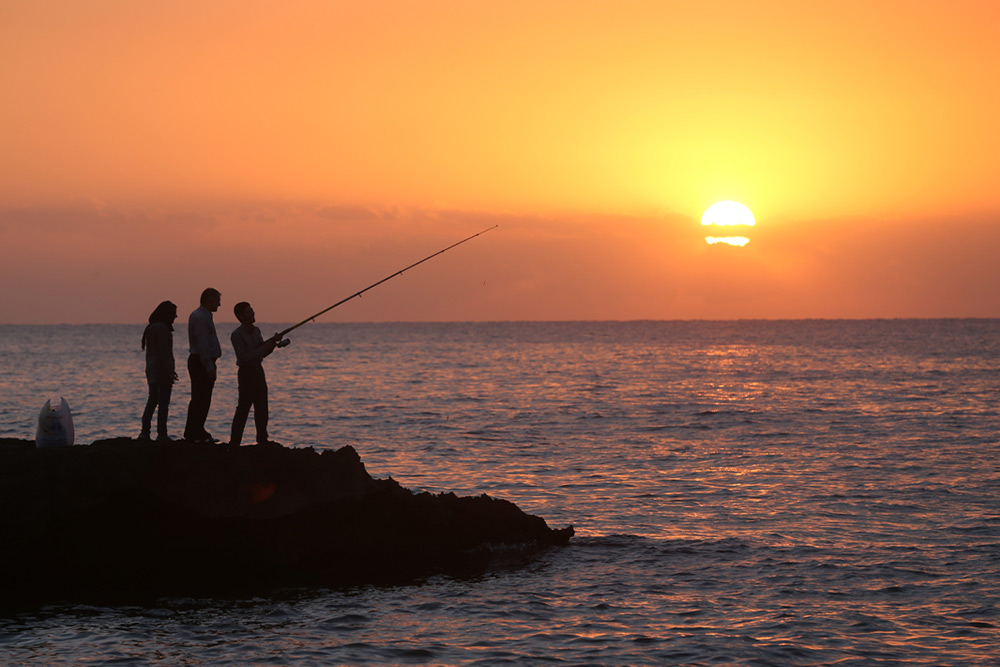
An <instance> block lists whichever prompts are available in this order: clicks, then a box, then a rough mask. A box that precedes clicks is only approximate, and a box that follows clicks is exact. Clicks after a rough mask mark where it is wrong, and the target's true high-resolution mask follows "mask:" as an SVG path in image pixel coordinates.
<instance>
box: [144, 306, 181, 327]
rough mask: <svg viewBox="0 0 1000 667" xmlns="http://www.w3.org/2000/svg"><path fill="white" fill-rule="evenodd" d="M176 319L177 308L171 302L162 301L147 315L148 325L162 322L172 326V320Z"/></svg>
mask: <svg viewBox="0 0 1000 667" xmlns="http://www.w3.org/2000/svg"><path fill="white" fill-rule="evenodd" d="M176 319H177V306H176V305H174V303H173V302H171V301H163V302H162V303H160V305H159V306H157V307H156V310H154V311H153V312H152V313H151V314H150V315H149V323H150V324H153V323H154V322H162V323H164V324H173V323H174V320H176Z"/></svg>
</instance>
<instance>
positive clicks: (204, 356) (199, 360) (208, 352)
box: [184, 287, 222, 442]
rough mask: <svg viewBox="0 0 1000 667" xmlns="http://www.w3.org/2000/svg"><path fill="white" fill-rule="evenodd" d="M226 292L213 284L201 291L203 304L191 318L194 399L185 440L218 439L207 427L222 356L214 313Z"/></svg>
mask: <svg viewBox="0 0 1000 667" xmlns="http://www.w3.org/2000/svg"><path fill="white" fill-rule="evenodd" d="M221 303H222V294H221V293H220V292H219V290H217V289H212V288H211V287H209V288H208V289H206V290H205V291H204V292H202V293H201V305H200V306H198V307H197V308H195V309H194V311H193V312H192V313H191V316H190V317H188V342H189V343H190V345H191V355H190V356H189V357H188V373H189V374H190V375H191V402H190V403H189V404H188V416H187V425H186V426H185V427H184V439H185V440H190V441H192V442H216V440H215V438H213V437H212V434H211V433H209V432H208V431H206V430H205V420H206V419H208V410H209V408H211V407H212V389H213V388H214V387H215V378H216V368H215V362H216V360H218V358H219V357H221V356H222V348H221V347H219V337H218V336H217V335H216V333H215V321H214V320H213V319H212V313H214V312H215V311H217V310H218V309H219V305H220V304H221Z"/></svg>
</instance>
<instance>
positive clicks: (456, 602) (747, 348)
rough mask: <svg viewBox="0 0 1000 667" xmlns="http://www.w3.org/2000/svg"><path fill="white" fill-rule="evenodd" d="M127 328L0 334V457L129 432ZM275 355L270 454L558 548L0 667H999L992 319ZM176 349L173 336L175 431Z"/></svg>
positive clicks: (216, 426) (181, 402) (611, 330)
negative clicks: (391, 482)
mask: <svg viewBox="0 0 1000 667" xmlns="http://www.w3.org/2000/svg"><path fill="white" fill-rule="evenodd" d="M285 326H286V325H283V324H265V325H262V327H261V328H262V330H263V332H264V335H265V336H268V335H270V334H271V333H273V332H274V331H278V330H280V329H282V328H284V327H285ZM234 327H235V325H230V324H219V331H220V338H222V340H223V342H224V351H225V352H224V356H223V358H222V360H221V362H220V372H219V380H218V384H217V385H216V391H215V396H214V400H213V404H212V410H211V413H210V416H209V421H208V429H209V431H211V432H212V433H213V435H215V436H216V437H217V438H220V439H221V440H227V439H228V431H229V425H230V422H231V418H232V414H233V411H234V409H235V406H236V368H235V363H234V356H233V354H232V351H231V347H230V346H229V344H228V336H229V332H230V330H231V329H232V328H234ZM142 328H143V327H142V325H141V324H134V325H88V326H69V325H67V326H21V325H17V326H15V325H4V326H0V436H3V437H14V438H28V439H32V438H34V435H35V427H36V422H37V417H38V413H39V410H40V409H41V407H42V405H43V404H44V402H45V401H46V400H49V399H52V400H54V401H55V402H57V403H58V401H59V399H60V398H61V397H62V398H65V399H66V401H67V403H68V404H69V406H70V408H71V410H72V414H73V419H74V425H75V432H76V442H77V444H87V443H90V442H93V441H94V440H98V439H103V438H114V437H121V436H129V437H135V436H137V435H138V434H139V428H140V425H139V416H140V413H141V411H142V408H143V405H144V402H145V396H146V384H145V378H144V361H143V359H144V358H143V353H142V351H141V350H140V349H139V340H140V336H141V333H142ZM290 337H291V339H292V344H291V345H290V346H289V347H288V348H285V349H281V350H278V351H276V352H275V353H274V354H273V355H271V356H270V357H269V358H268V359H267V360H266V361H265V368H266V372H267V377H268V383H269V386H270V403H271V437H272V439H274V440H277V441H279V442H281V443H283V444H285V445H286V446H292V447H313V448H317V449H326V448H339V447H341V446H344V445H351V446H353V447H354V448H355V449H357V451H358V452H359V454H360V455H361V457H362V460H363V462H364V464H365V466H366V467H367V469H368V471H369V473H371V474H372V475H373V476H375V477H379V478H385V477H392V478H393V479H395V480H397V481H398V482H400V483H401V484H402V485H403V486H405V487H407V488H410V489H412V490H414V491H431V492H435V493H438V492H454V493H456V494H459V495H479V494H482V493H486V494H489V495H491V496H494V497H500V498H505V499H508V500H510V501H513V502H514V503H516V504H517V505H518V506H519V507H520V508H521V509H523V510H525V511H526V512H529V513H531V514H535V515H538V516H541V517H543V518H544V519H545V520H546V521H547V522H548V524H549V525H550V526H553V527H557V528H561V527H563V526H566V525H573V526H574V528H575V530H576V536H575V537H574V538H573V539H572V541H571V542H570V544H569V546H567V547H562V548H552V549H549V550H546V551H543V552H541V553H539V554H537V555H536V556H535V557H533V558H530V559H527V560H524V561H522V562H516V563H514V564H508V565H505V566H503V567H499V568H497V569H495V570H490V571H488V572H485V573H479V574H476V575H474V576H466V577H450V576H443V575H436V576H432V577H428V578H425V579H422V580H420V581H415V582H413V583H411V584H408V585H396V586H388V587H379V586H360V587H352V588H344V589H319V588H309V589H282V590H275V591H270V592H263V593H260V594H257V595H256V596H255V597H252V598H246V599H242V598H241V599H192V598H164V599H160V600H157V601H156V602H155V603H153V604H150V605H148V606H122V607H104V606H93V605H88V604H80V603H61V604H47V605H45V606H42V607H39V608H33V609H19V610H11V611H7V612H4V613H2V614H0V664H2V665H74V666H79V665H164V666H166V665H170V666H174V665H268V666H271V665H317V666H318V665H323V666H325V665H747V666H750V665H755V666H759V665H775V666H785V665H838V666H849V665H850V666H854V665H908V666H913V665H927V666H931V665H934V666H940V665H963V666H979V665H982V666H986V665H989V666H992V667H996V666H997V665H1000V320H995V319H949V320H793V321H764V320H761V321H634V322H493V323H377V324H359V323H323V322H317V323H309V324H307V325H305V326H303V327H301V328H299V329H297V330H296V331H295V332H293V333H292V334H291V336H290ZM186 338H187V335H186V331H185V327H184V325H183V323H182V322H178V327H177V330H176V331H175V334H174V351H175V356H176V358H177V361H178V368H179V369H180V371H181V380H180V382H179V383H178V384H177V385H176V388H175V391H174V396H173V401H172V405H171V417H170V430H171V435H174V436H179V435H180V434H181V432H182V430H183V423H184V418H185V415H186V413H187V401H188V398H189V382H188V379H187V375H186V370H185V364H184V361H185V359H186V356H187V354H186ZM252 434H253V428H252V420H251V426H250V427H249V428H248V438H251V439H252ZM0 548H3V547H2V546H0ZM121 557H122V558H123V559H141V558H143V554H141V553H123V554H121ZM4 576H6V577H10V576H16V573H12V572H6V573H4Z"/></svg>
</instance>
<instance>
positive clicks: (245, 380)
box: [229, 368, 257, 446]
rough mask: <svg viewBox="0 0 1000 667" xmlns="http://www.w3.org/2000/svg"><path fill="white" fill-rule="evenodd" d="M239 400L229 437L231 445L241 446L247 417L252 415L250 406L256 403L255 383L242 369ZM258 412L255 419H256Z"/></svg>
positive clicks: (239, 377) (238, 379) (239, 372)
mask: <svg viewBox="0 0 1000 667" xmlns="http://www.w3.org/2000/svg"><path fill="white" fill-rule="evenodd" d="M236 377H237V382H238V391H239V398H238V399H237V402H236V414H235V415H233V430H232V433H231V434H230V436H229V444H230V445H233V446H239V445H240V443H242V442H243V430H244V429H245V428H246V425H247V417H248V416H249V415H250V406H251V405H253V402H254V392H253V383H252V382H251V379H252V378H251V376H250V375H249V374H248V373H247V372H246V370H245V369H243V368H241V369H240V370H239V371H238V372H237V374H236ZM256 415H257V413H256V411H255V412H254V418H255V419H256Z"/></svg>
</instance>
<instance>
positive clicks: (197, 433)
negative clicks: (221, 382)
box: [184, 354, 214, 440]
mask: <svg viewBox="0 0 1000 667" xmlns="http://www.w3.org/2000/svg"><path fill="white" fill-rule="evenodd" d="M188 374H189V375H190V376H191V402H190V403H188V416H187V424H186V425H185V427H184V438H185V439H186V440H202V439H204V438H206V437H211V436H209V434H208V431H206V430H205V420H206V419H207V418H208V409H209V407H210V406H211V402H212V386H213V385H214V383H213V382H212V378H211V377H210V376H209V375H208V371H206V370H205V367H204V366H203V365H202V363H201V359H199V358H198V356H197V355H194V354H192V355H191V356H189V357H188Z"/></svg>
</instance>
